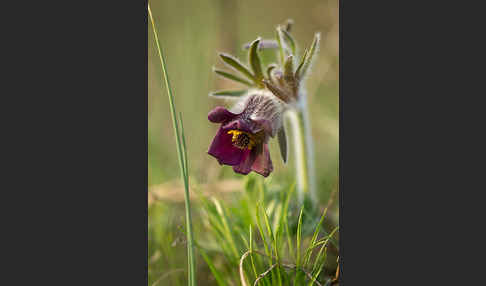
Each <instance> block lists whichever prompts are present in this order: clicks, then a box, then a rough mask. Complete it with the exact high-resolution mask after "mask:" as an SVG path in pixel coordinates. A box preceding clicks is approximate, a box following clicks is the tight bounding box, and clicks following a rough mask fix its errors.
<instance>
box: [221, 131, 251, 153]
mask: <svg viewBox="0 0 486 286" xmlns="http://www.w3.org/2000/svg"><path fill="white" fill-rule="evenodd" d="M227 133H228V134H231V135H233V137H232V138H231V142H233V146H235V147H238V148H240V149H245V148H248V150H251V148H253V146H255V137H254V136H253V135H252V134H250V133H248V132H245V131H241V130H230V131H228V132H227Z"/></svg>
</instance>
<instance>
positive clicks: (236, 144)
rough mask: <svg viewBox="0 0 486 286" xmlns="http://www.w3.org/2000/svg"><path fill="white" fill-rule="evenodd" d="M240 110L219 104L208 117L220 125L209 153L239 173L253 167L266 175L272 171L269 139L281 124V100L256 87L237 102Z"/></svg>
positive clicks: (252, 169)
mask: <svg viewBox="0 0 486 286" xmlns="http://www.w3.org/2000/svg"><path fill="white" fill-rule="evenodd" d="M236 109H242V110H241V111H240V112H236V113H233V112H230V111H228V110H227V109H226V108H224V107H221V106H218V107H216V108H214V109H213V110H212V111H211V112H210V113H209V115H208V119H209V121H211V122H214V123H220V124H221V126H220V128H219V130H218V132H217V133H216V136H215V137H214V139H213V142H212V143H211V146H210V147H209V151H208V153H209V154H210V155H212V156H214V157H215V158H216V159H217V160H218V162H219V163H220V164H224V165H230V166H233V170H234V171H235V172H237V173H240V174H244V175H246V174H248V173H250V172H251V171H254V172H256V173H258V174H260V175H262V176H264V177H267V176H268V175H269V174H270V173H271V172H272V171H273V165H272V160H271V159H270V153H269V150H268V140H269V138H270V137H274V136H275V134H276V132H277V130H278V129H279V128H280V127H281V124H282V123H281V113H282V104H281V103H279V102H278V101H277V100H275V99H274V97H273V96H272V95H271V94H270V93H269V92H265V91H255V92H254V93H250V94H249V95H248V96H247V97H245V98H243V99H242V101H240V102H239V105H238V104H237V105H236Z"/></svg>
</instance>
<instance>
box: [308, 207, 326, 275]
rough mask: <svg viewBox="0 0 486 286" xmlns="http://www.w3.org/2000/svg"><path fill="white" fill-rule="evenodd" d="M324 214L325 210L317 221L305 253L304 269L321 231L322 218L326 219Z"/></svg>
mask: <svg viewBox="0 0 486 286" xmlns="http://www.w3.org/2000/svg"><path fill="white" fill-rule="evenodd" d="M326 213H327V208H326V209H324V212H323V213H322V216H321V219H320V220H319V223H318V224H317V227H316V229H315V231H314V234H313V235H312V239H311V242H310V244H309V247H308V248H307V251H306V253H305V257H304V267H306V266H307V264H308V263H309V260H310V256H311V254H312V249H314V246H315V244H316V240H317V236H318V235H319V231H320V230H321V226H322V222H323V221H324V218H325V217H326Z"/></svg>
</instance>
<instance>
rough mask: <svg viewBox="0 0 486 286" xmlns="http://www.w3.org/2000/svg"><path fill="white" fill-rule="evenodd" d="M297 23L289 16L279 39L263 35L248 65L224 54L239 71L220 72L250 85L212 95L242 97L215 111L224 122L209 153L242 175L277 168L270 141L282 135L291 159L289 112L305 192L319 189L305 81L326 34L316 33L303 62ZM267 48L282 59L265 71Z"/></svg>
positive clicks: (217, 120) (284, 152)
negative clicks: (284, 120) (285, 122)
mask: <svg viewBox="0 0 486 286" xmlns="http://www.w3.org/2000/svg"><path fill="white" fill-rule="evenodd" d="M292 23H293V21H291V20H289V21H287V23H286V25H285V26H278V27H277V33H276V40H262V39H260V38H257V39H256V40H255V41H253V42H251V43H249V44H247V45H245V48H247V49H248V65H245V64H243V63H242V62H240V61H239V60H238V59H237V58H235V57H233V56H231V55H228V54H225V53H221V54H220V57H221V59H222V60H223V62H224V63H225V64H226V65H227V66H228V67H229V68H231V69H232V70H233V71H235V72H237V74H234V73H230V72H228V71H225V70H220V69H216V68H215V69H214V72H216V74H218V75H219V76H221V77H224V78H226V79H230V80H232V81H234V82H237V83H239V84H243V85H246V86H248V87H249V88H250V89H244V90H232V91H224V90H223V91H216V92H212V93H210V95H211V96H215V97H222V98H225V99H236V100H237V105H236V107H237V110H232V111H228V110H227V109H225V108H224V107H221V106H218V107H216V108H215V109H213V110H212V111H211V112H210V113H209V115H208V118H209V120H210V121H211V122H214V123H220V124H221V126H220V128H219V130H218V132H217V134H216V136H215V137H214V139H213V142H212V143H211V146H210V148H209V151H208V153H209V154H210V155H212V156H214V157H215V158H216V159H218V162H219V163H220V164H222V165H223V164H225V165H230V166H233V170H234V171H235V172H237V173H240V174H245V175H246V174H248V173H250V172H251V171H254V172H256V173H258V174H260V175H262V176H265V177H267V176H268V175H269V174H270V173H271V172H272V171H273V166H272V160H271V159H270V153H269V151H268V140H269V138H270V137H275V135H277V139H278V144H279V149H280V155H281V156H282V160H283V162H284V163H286V162H287V141H288V139H287V135H286V131H285V128H284V126H283V124H282V117H283V114H284V112H285V113H288V114H290V115H293V116H290V121H291V123H292V126H293V127H292V128H293V129H294V132H293V137H294V144H295V147H294V150H295V154H296V160H295V162H296V166H297V168H296V169H297V171H298V176H297V177H298V180H297V181H298V188H299V190H302V192H301V193H303V192H306V190H307V189H311V190H312V189H314V187H313V186H314V183H313V181H312V180H313V178H314V171H313V170H314V167H313V161H312V159H313V154H312V149H313V148H312V140H311V134H310V127H309V126H310V125H309V123H308V119H307V118H308V115H307V104H306V92H305V88H304V80H305V78H306V77H307V75H308V73H309V72H308V71H309V70H310V66H311V63H312V60H313V59H314V58H315V54H316V53H317V50H318V48H319V41H320V34H319V33H316V34H315V36H314V40H313V42H312V44H311V46H310V47H309V48H308V49H306V50H305V51H304V53H303V55H302V56H301V59H300V61H297V56H296V51H297V45H296V43H295V40H294V39H293V37H292V35H291V34H290V29H291V27H292ZM263 49H277V52H278V58H279V63H278V64H276V63H272V64H270V65H268V66H267V68H266V69H264V68H263V66H262V62H261V60H260V57H259V55H258V51H260V50H263ZM264 71H265V72H264ZM287 111H290V112H287Z"/></svg>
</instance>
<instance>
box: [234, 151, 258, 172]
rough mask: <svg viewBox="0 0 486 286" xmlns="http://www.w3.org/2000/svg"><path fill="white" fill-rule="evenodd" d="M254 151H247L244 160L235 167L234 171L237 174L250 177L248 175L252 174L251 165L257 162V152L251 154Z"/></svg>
mask: <svg viewBox="0 0 486 286" xmlns="http://www.w3.org/2000/svg"><path fill="white" fill-rule="evenodd" d="M251 151H252V150H247V151H246V152H245V153H246V154H245V156H244V157H243V160H241V163H240V164H239V165H236V166H233V171H235V172H236V173H240V174H243V175H248V173H250V172H251V165H252V164H253V162H254V161H255V158H256V156H255V153H256V152H255V151H253V152H251Z"/></svg>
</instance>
